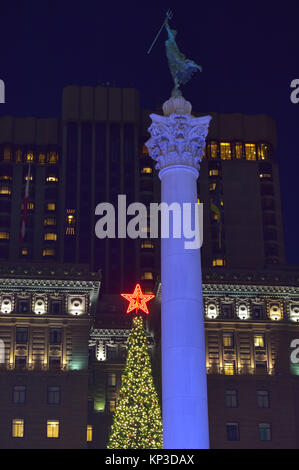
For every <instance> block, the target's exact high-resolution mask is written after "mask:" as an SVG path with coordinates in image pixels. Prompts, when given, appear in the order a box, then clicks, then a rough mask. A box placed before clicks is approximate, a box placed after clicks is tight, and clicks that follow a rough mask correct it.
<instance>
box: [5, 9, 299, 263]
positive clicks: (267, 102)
mask: <svg viewBox="0 0 299 470" xmlns="http://www.w3.org/2000/svg"><path fill="white" fill-rule="evenodd" d="M169 7H170V8H172V9H173V11H174V14H175V16H174V18H173V20H172V24H173V25H174V27H175V28H176V29H177V30H178V36H177V42H178V45H179V47H180V48H181V50H182V51H183V52H184V53H185V55H186V56H187V57H188V58H190V59H193V60H195V61H196V62H197V63H199V64H201V65H202V67H203V73H202V74H199V73H198V74H196V75H195V76H194V79H193V80H192V82H190V83H189V84H188V85H187V86H186V87H185V90H184V95H185V97H186V98H188V99H190V100H191V101H192V104H193V108H194V109H195V110H196V111H199V112H209V111H217V112H228V113H229V112H243V113H250V114H255V113H266V114H269V115H270V116H271V117H273V118H274V119H275V120H276V122H277V128H278V142H279V146H278V149H277V152H276V156H275V158H276V161H277V162H278V164H279V167H280V175H281V191H282V204H283V217H284V229H285V240H286V248H287V259H288V261H289V262H290V263H299V250H298V249H297V244H298V239H299V221H298V204H297V202H298V188H299V184H298V174H299V104H297V105H295V104H292V103H291V101H290V82H291V80H293V79H294V78H299V57H298V49H299V47H298V46H299V31H298V29H299V28H298V18H299V4H298V1H288V0H286V1H284V2H277V3H275V2H270V1H267V0H260V1H259V2H256V1H255V0H254V1H245V2H244V1H243V2H230V1H219V2H213V1H205V2H203V1H198V0H197V1H195V0H190V1H188V0H186V1H182V0H180V1H176V0H173V1H168V2H165V1H162V0H161V1H151V2H144V1H140V0H139V1H113V0H106V1H104V0H97V1H95V0H84V2H74V1H69V0H59V1H58V0H51V2H49V1H46V0H43V1H30V0H28V1H26V2H25V1H24V0H23V1H15V0H10V1H9V2H5V3H3V2H1V7H0V8H1V10H0V15H1V28H0V58H1V65H0V78H1V79H3V80H4V81H5V84H6V101H7V103H6V104H1V105H0V115H4V114H14V115H19V116H26V115H34V116H40V117H48V116H58V115H59V113H60V107H61V92H62V88H63V87H64V86H66V85H70V84H78V85H97V84H101V83H104V82H108V81H109V82H110V83H115V84H116V85H119V86H134V87H136V88H138V89H139V90H140V92H141V96H142V102H143V105H144V106H146V107H155V106H156V105H159V104H161V103H162V102H163V101H164V100H165V99H167V98H168V97H169V94H170V91H171V87H172V83H171V78H170V75H169V71H168V66H167V61H166V57H165V52H164V43H163V40H164V39H165V33H164V36H163V40H162V39H160V41H159V42H158V43H157V45H156V46H155V48H154V49H153V51H152V53H151V54H150V55H147V53H146V51H147V49H148V47H149V45H150V44H151V42H152V40H153V38H154V36H155V34H156V32H157V30H158V29H159V27H160V24H161V23H162V21H163V18H164V14H165V11H166V10H167V9H168V8H169Z"/></svg>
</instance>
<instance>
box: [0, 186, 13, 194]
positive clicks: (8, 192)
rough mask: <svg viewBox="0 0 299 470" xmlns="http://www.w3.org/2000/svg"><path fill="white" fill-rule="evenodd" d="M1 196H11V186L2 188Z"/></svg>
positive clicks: (0, 189)
mask: <svg viewBox="0 0 299 470" xmlns="http://www.w3.org/2000/svg"><path fill="white" fill-rule="evenodd" d="M0 194H6V195H10V194H11V188H10V187H9V186H1V188H0Z"/></svg>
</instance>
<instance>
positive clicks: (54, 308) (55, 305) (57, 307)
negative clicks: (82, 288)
mask: <svg viewBox="0 0 299 470" xmlns="http://www.w3.org/2000/svg"><path fill="white" fill-rule="evenodd" d="M61 310H62V303H61V302H60V300H52V302H51V313H53V314H54V315H59V314H60V313H61Z"/></svg>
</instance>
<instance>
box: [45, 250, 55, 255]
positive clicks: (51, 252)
mask: <svg viewBox="0 0 299 470" xmlns="http://www.w3.org/2000/svg"><path fill="white" fill-rule="evenodd" d="M43 256H55V250H54V249H49V248H47V249H46V250H43Z"/></svg>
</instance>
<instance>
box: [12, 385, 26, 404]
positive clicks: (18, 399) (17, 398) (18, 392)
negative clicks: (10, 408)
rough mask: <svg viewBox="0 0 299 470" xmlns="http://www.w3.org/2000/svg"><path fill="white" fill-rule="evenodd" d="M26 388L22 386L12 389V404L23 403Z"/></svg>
mask: <svg viewBox="0 0 299 470" xmlns="http://www.w3.org/2000/svg"><path fill="white" fill-rule="evenodd" d="M25 400H26V387H25V386H24V385H16V386H15V387H14V389H13V402H14V403H25Z"/></svg>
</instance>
